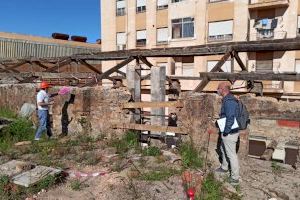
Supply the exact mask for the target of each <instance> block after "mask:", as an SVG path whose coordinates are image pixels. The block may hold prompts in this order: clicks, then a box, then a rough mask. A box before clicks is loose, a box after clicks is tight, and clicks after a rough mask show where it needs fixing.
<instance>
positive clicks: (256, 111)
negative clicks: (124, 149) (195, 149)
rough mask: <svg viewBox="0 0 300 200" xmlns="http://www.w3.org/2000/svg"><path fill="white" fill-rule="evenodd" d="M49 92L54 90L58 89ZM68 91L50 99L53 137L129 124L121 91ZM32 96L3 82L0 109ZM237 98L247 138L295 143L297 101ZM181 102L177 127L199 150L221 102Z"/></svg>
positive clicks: (187, 98) (26, 87)
mask: <svg viewBox="0 0 300 200" xmlns="http://www.w3.org/2000/svg"><path fill="white" fill-rule="evenodd" d="M51 90H52V91H51V92H56V91H58V88H52V89H51ZM72 93H73V94H72V96H71V95H65V96H57V97H56V98H55V104H54V106H53V108H52V117H53V130H54V132H55V134H61V133H65V132H68V133H69V134H75V133H83V134H92V135H99V134H105V135H110V134H111V133H118V132H122V130H114V129H112V126H113V124H116V123H129V122H132V119H131V118H132V117H131V115H129V114H128V113H129V111H128V110H122V108H121V104H122V103H125V102H128V101H129V100H130V93H129V92H128V91H127V89H126V88H121V89H111V88H105V87H93V88H74V90H73V92H72ZM35 95H36V91H35V85H34V84H22V85H20V84H15V85H9V84H3V85H0V96H1V98H0V106H2V107H3V106H5V107H9V108H11V109H12V110H14V111H19V110H20V108H21V106H22V105H23V103H33V104H35ZM71 97H72V98H71ZM239 98H240V99H241V101H242V102H244V104H245V105H246V106H247V108H248V110H249V113H250V117H251V125H250V126H249V134H250V135H257V136H265V137H267V138H269V139H276V140H278V142H289V141H299V139H300V102H299V101H298V102H280V101H277V100H276V99H274V98H269V97H254V96H252V95H242V96H240V97H239ZM180 101H182V102H183V103H184V107H183V108H181V109H177V111H176V112H177V114H178V120H179V121H178V125H179V126H182V127H184V129H185V130H186V133H188V134H189V136H190V137H191V138H192V139H193V141H194V142H195V143H196V144H198V146H204V144H205V142H207V136H208V130H212V132H213V134H212V135H211V140H212V141H217V138H218V134H217V132H218V130H217V129H216V128H215V124H214V123H215V121H216V119H217V118H218V114H219V111H220V106H221V98H220V97H218V96H217V95H216V94H199V93H195V94H192V93H191V92H187V93H182V94H181V96H180ZM241 138H242V141H241V142H243V143H245V145H246V144H247V141H248V131H246V132H243V133H242V137H241ZM203 142H204V144H203ZM246 146H247V145H246Z"/></svg>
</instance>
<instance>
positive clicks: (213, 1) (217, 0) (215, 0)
mask: <svg viewBox="0 0 300 200" xmlns="http://www.w3.org/2000/svg"><path fill="white" fill-rule="evenodd" d="M221 1H229V0H209V1H208V2H209V3H216V2H221Z"/></svg>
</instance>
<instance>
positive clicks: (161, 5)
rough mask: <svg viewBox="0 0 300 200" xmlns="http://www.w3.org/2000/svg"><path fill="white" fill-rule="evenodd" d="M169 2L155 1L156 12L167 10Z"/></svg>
mask: <svg viewBox="0 0 300 200" xmlns="http://www.w3.org/2000/svg"><path fill="white" fill-rule="evenodd" d="M168 3H169V0H157V10H163V9H167V8H168Z"/></svg>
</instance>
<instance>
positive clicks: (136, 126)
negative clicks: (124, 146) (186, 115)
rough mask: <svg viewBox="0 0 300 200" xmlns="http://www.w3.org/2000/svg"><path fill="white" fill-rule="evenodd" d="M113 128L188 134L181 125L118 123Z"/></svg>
mask: <svg viewBox="0 0 300 200" xmlns="http://www.w3.org/2000/svg"><path fill="white" fill-rule="evenodd" d="M113 128H117V129H131V130H140V131H153V132H173V133H179V134H187V132H185V131H184V129H183V128H181V127H174V126H159V125H147V124H132V123H131V124H125V123H123V124H116V125H114V126H113Z"/></svg>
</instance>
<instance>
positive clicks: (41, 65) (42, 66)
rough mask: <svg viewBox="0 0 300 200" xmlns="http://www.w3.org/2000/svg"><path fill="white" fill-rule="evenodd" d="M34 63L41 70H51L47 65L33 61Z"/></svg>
mask: <svg viewBox="0 0 300 200" xmlns="http://www.w3.org/2000/svg"><path fill="white" fill-rule="evenodd" d="M32 63H34V64H36V65H38V66H40V67H41V68H43V69H46V70H47V69H48V68H49V67H47V66H46V65H44V64H43V63H41V62H40V61H33V62H32Z"/></svg>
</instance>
